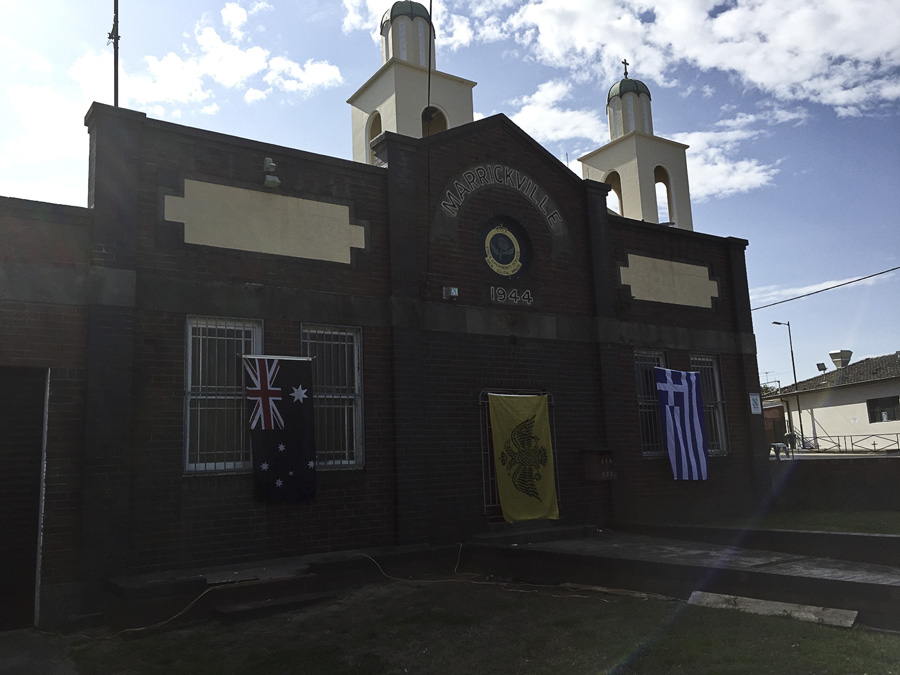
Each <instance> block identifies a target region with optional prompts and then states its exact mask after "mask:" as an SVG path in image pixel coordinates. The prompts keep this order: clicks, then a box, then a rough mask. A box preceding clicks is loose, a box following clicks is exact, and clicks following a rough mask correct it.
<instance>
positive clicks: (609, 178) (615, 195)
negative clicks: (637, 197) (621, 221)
mask: <svg viewBox="0 0 900 675" xmlns="http://www.w3.org/2000/svg"><path fill="white" fill-rule="evenodd" d="M603 182H604V183H606V184H607V185H609V186H610V187H611V188H612V190H610V191H609V193H608V194H607V195H606V208H607V209H609V210H610V211H614V212H616V213H618V214H619V215H622V177H621V176H619V172H618V171H610V172H609V173H608V174H607V175H606V176H605V177H604V178H603Z"/></svg>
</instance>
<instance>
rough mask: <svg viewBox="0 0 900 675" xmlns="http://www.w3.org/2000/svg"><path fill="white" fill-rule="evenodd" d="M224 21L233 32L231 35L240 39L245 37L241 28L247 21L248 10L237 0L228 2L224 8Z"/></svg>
mask: <svg viewBox="0 0 900 675" xmlns="http://www.w3.org/2000/svg"><path fill="white" fill-rule="evenodd" d="M222 23H223V24H224V25H225V27H226V28H227V29H228V30H229V32H230V33H231V37H232V38H233V39H235V40H238V41H240V40H241V39H242V38H243V37H244V32H243V31H242V30H241V28H242V27H243V26H244V24H245V23H247V10H245V9H244V8H243V7H241V6H240V5H239V4H238V3H236V2H226V3H225V6H224V7H223V8H222Z"/></svg>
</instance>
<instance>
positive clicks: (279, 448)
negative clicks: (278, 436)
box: [278, 443, 284, 452]
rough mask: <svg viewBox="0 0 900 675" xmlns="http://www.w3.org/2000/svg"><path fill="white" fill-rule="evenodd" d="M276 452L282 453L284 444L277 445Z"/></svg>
mask: <svg viewBox="0 0 900 675" xmlns="http://www.w3.org/2000/svg"><path fill="white" fill-rule="evenodd" d="M278 452H284V443H279V444H278Z"/></svg>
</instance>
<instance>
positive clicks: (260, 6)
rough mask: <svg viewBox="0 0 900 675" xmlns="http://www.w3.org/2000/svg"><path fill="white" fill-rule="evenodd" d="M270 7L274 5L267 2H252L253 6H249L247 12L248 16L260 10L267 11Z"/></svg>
mask: <svg viewBox="0 0 900 675" xmlns="http://www.w3.org/2000/svg"><path fill="white" fill-rule="evenodd" d="M272 9H274V7H272V5H270V4H269V3H268V2H265V1H262V2H254V3H253V6H252V7H251V8H250V12H249V14H250V16H253V15H255V14H259V13H260V12H268V11H270V10H272Z"/></svg>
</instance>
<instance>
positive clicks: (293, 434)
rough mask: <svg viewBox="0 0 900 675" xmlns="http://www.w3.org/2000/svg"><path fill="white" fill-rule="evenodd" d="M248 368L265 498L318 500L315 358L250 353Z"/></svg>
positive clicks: (253, 441)
mask: <svg viewBox="0 0 900 675" xmlns="http://www.w3.org/2000/svg"><path fill="white" fill-rule="evenodd" d="M244 371H245V375H246V377H245V378H244V392H245V394H246V396H247V403H248V407H249V408H250V448H251V450H252V454H253V475H254V477H255V479H256V487H257V492H258V493H259V496H260V497H261V498H262V499H263V500H264V501H268V502H301V501H306V500H309V499H313V498H314V497H315V496H316V440H315V434H314V431H313V403H312V385H311V383H310V381H311V379H312V367H311V365H310V360H309V359H300V358H294V357H278V356H245V357H244Z"/></svg>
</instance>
